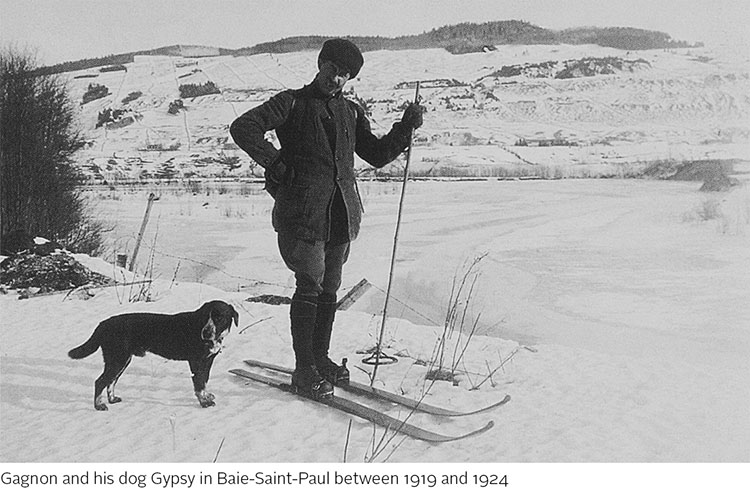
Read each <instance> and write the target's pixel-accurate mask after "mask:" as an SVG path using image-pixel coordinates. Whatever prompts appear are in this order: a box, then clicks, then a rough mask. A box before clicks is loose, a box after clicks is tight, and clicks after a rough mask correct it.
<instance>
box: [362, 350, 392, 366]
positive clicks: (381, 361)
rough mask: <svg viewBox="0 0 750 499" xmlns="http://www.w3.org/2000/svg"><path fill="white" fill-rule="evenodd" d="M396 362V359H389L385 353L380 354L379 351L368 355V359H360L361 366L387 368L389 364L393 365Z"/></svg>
mask: <svg viewBox="0 0 750 499" xmlns="http://www.w3.org/2000/svg"><path fill="white" fill-rule="evenodd" d="M396 362H398V359H397V358H396V357H391V356H390V355H388V354H387V353H384V352H382V351H381V350H377V349H376V350H375V351H374V352H372V353H371V354H370V356H369V357H365V358H364V359H362V363H363V364H368V365H371V366H378V365H381V366H388V365H391V364H395V363H396Z"/></svg>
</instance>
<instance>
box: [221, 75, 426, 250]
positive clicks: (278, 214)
mask: <svg viewBox="0 0 750 499" xmlns="http://www.w3.org/2000/svg"><path fill="white" fill-rule="evenodd" d="M269 130H275V131H276V136H277V137H278V139H279V143H280V144H281V151H279V150H277V149H276V148H275V147H274V146H273V144H271V142H269V141H267V140H266V138H265V133H266V132H267V131H269ZM229 132H230V134H231V135H232V138H233V139H234V141H235V142H236V143H237V145H238V146H239V147H240V148H242V150H244V151H245V152H246V153H247V154H249V155H250V157H251V158H253V159H254V160H255V161H256V162H257V163H258V164H259V165H260V166H262V167H263V168H265V169H266V170H267V172H266V173H267V174H270V176H271V177H272V178H274V179H276V180H277V181H278V182H279V184H280V185H279V187H278V191H277V192H275V193H274V198H275V200H276V202H275V204H274V208H273V215H272V222H273V227H274V229H275V230H276V231H277V232H282V233H288V234H292V235H294V236H295V237H297V238H299V239H307V240H317V241H327V240H328V239H329V236H330V231H331V207H332V205H333V199H334V195H335V194H336V191H337V187H338V189H339V191H340V192H341V195H342V197H343V201H344V207H345V210H346V215H345V216H346V218H347V221H348V229H349V240H354V239H355V238H356V237H357V234H358V233H359V225H360V222H361V219H362V201H361V199H360V197H359V192H358V191H357V186H356V179H355V172H354V153H355V152H356V153H357V155H358V156H359V157H360V158H362V159H363V160H365V161H366V162H368V163H369V164H371V165H372V166H374V167H376V168H380V167H382V166H385V165H386V164H388V163H390V162H391V161H393V160H394V159H396V157H397V156H398V155H399V154H400V153H401V152H403V151H404V149H406V148H407V147H408V145H409V135H410V133H411V129H410V128H409V127H408V126H405V125H402V124H401V123H400V122H397V123H395V124H394V125H393V128H392V129H391V131H390V132H389V133H388V134H387V135H385V136H383V137H381V138H378V137H376V136H375V135H374V134H373V133H372V131H371V129H370V122H369V121H368V120H367V117H366V116H365V113H364V110H363V109H362V108H361V107H360V106H359V105H357V104H356V103H354V102H352V101H350V100H348V99H346V98H344V97H343V96H342V95H341V93H339V94H337V95H335V96H333V97H325V96H323V95H322V94H321V93H320V92H319V91H318V90H317V87H316V85H315V83H312V84H310V85H307V86H306V87H303V88H301V89H298V90H286V91H283V92H281V93H279V94H276V95H275V96H273V97H271V99H269V100H268V101H267V102H265V103H264V104H262V105H260V106H258V107H256V108H253V109H251V110H249V111H248V112H246V113H245V114H243V115H242V116H240V117H239V118H237V119H236V120H235V121H234V122H233V123H232V125H231V127H230V129H229Z"/></svg>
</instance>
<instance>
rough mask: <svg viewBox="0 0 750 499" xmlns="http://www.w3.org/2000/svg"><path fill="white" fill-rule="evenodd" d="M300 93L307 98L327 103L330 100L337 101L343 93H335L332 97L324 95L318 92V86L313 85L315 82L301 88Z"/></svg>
mask: <svg viewBox="0 0 750 499" xmlns="http://www.w3.org/2000/svg"><path fill="white" fill-rule="evenodd" d="M301 92H302V93H303V94H304V95H307V96H308V97H311V98H314V99H320V100H323V101H328V100H331V99H339V98H341V97H342V96H343V91H339V92H336V93H335V94H333V95H330V96H329V95H326V94H324V93H323V92H321V91H320V89H319V88H318V85H316V84H315V80H313V81H312V82H311V83H309V84H307V85H305V86H304V87H302V89H301Z"/></svg>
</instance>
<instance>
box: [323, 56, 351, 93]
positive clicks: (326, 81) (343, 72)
mask: <svg viewBox="0 0 750 499" xmlns="http://www.w3.org/2000/svg"><path fill="white" fill-rule="evenodd" d="M318 67H319V71H318V74H317V75H316V76H315V83H317V85H318V88H319V89H320V91H321V92H323V93H324V94H325V95H336V94H337V93H339V92H340V91H341V90H343V88H344V85H346V82H347V81H349V70H348V69H346V68H345V67H343V66H339V65H338V64H336V63H335V62H333V61H325V60H321V61H320V63H319V64H318Z"/></svg>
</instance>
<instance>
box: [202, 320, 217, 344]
mask: <svg viewBox="0 0 750 499" xmlns="http://www.w3.org/2000/svg"><path fill="white" fill-rule="evenodd" d="M214 338H216V324H214V320H213V318H212V317H211V314H208V321H207V322H206V325H205V326H203V329H202V330H201V339H203V341H210V340H213V339H214Z"/></svg>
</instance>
